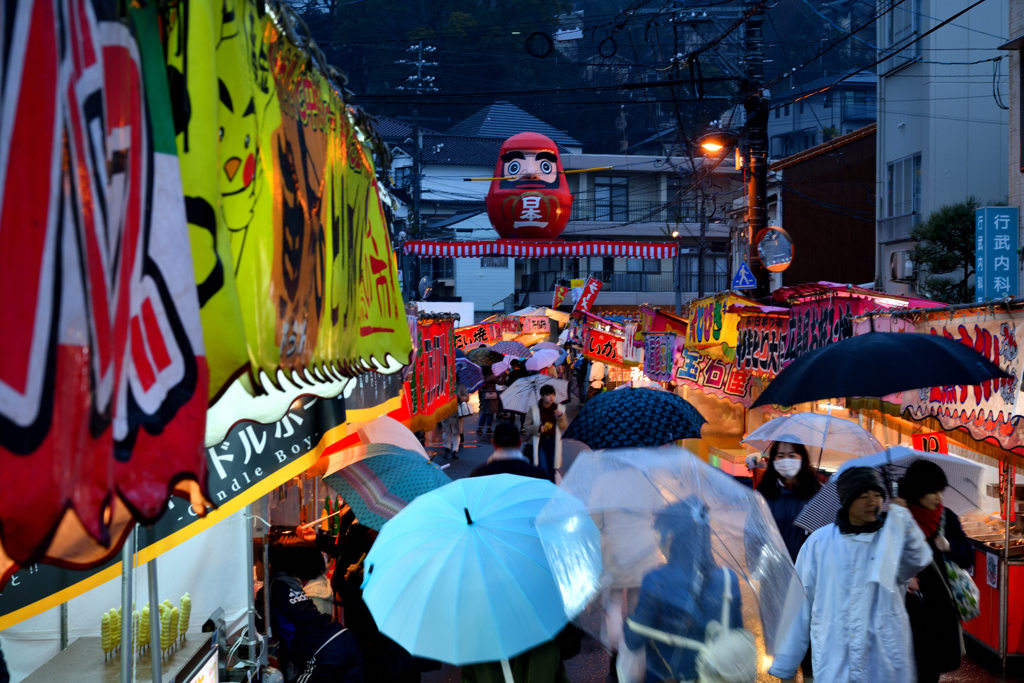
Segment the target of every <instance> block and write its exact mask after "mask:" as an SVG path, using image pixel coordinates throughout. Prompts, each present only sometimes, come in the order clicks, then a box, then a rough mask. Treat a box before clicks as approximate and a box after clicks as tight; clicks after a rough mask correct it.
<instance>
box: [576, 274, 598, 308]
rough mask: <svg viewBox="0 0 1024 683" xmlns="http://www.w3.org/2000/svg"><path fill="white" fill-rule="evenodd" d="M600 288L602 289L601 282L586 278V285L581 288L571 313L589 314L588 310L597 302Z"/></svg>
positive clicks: (593, 278) (594, 278)
mask: <svg viewBox="0 0 1024 683" xmlns="http://www.w3.org/2000/svg"><path fill="white" fill-rule="evenodd" d="M602 287H604V283H603V282H601V281H600V280H598V279H597V278H596V277H588V278H587V284H585V285H584V286H583V293H582V294H580V300H579V301H577V302H576V306H575V307H574V308H573V309H572V312H573V313H590V309H591V308H593V307H594V302H595V301H597V295H598V293H600V291H601V288H602Z"/></svg>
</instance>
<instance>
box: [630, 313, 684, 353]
mask: <svg viewBox="0 0 1024 683" xmlns="http://www.w3.org/2000/svg"><path fill="white" fill-rule="evenodd" d="M687 326H688V322H687V320H686V318H680V317H679V316H676V315H673V314H671V313H667V312H665V311H661V310H658V309H657V308H651V307H650V306H641V307H640V332H641V334H667V333H672V334H675V335H677V336H678V337H679V338H680V339H685V338H686V328H687ZM638 341H639V344H638V345H639V346H643V339H640V340H638Z"/></svg>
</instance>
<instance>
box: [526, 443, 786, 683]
mask: <svg viewBox="0 0 1024 683" xmlns="http://www.w3.org/2000/svg"><path fill="white" fill-rule="evenodd" d="M561 486H562V488H563V489H565V490H566V491H567V492H568V493H570V494H572V496H574V497H575V498H578V499H579V500H582V501H583V502H584V504H585V505H586V506H587V510H588V511H589V512H590V514H591V516H592V517H593V519H594V521H595V523H596V524H597V527H598V528H599V529H601V552H602V558H603V564H604V570H603V574H602V581H601V583H602V587H603V592H602V595H601V596H600V597H599V598H598V599H597V600H595V601H594V602H592V603H591V605H590V606H589V607H588V609H587V611H586V612H584V614H583V615H582V616H581V619H580V623H581V625H582V627H583V628H585V629H586V630H588V631H589V632H590V633H592V634H593V635H595V636H599V637H600V638H601V639H602V640H603V642H604V643H605V644H606V645H608V646H609V647H611V648H612V649H616V650H619V651H620V652H623V651H629V650H636V649H637V648H638V646H639V645H643V644H645V642H646V641H648V640H649V639H648V638H647V637H646V636H643V635H642V634H643V633H649V631H647V630H645V628H646V627H654V628H656V629H658V630H659V632H660V633H661V635H662V636H664V637H665V638H666V639H668V640H672V639H676V640H679V639H691V640H695V641H698V642H703V641H704V638H705V628H706V626H707V624H708V623H709V622H710V621H711V620H716V621H717V620H719V619H720V610H721V609H722V604H723V602H724V600H725V597H724V585H725V582H724V579H723V578H722V576H723V568H724V569H728V570H729V572H730V577H731V580H732V581H733V582H734V583H735V585H736V591H735V592H734V593H733V598H732V600H733V601H734V604H735V608H736V609H737V610H738V611H737V614H740V613H741V614H742V624H740V623H732V624H731V628H745V629H746V630H747V631H749V632H750V633H751V634H753V636H754V638H755V644H756V651H757V656H756V657H755V659H756V662H746V663H745V664H749V665H751V666H756V667H757V668H758V670H759V671H762V672H763V671H766V670H767V666H768V665H769V664H770V659H769V657H770V655H772V654H773V653H774V651H775V647H776V645H777V644H778V642H779V641H780V639H781V638H782V636H784V635H785V633H786V632H787V630H788V628H789V625H790V624H791V622H792V619H793V618H794V617H795V616H796V614H797V613H798V612H799V610H800V608H801V607H802V605H803V602H804V600H805V599H806V598H805V596H804V591H803V587H802V586H801V584H800V580H799V578H798V577H797V574H796V570H795V569H794V567H793V563H792V561H791V560H790V557H789V553H788V551H787V550H786V546H785V543H784V542H783V540H782V537H781V536H780V534H779V531H778V529H777V527H776V526H775V522H774V520H773V518H772V514H771V511H770V510H769V509H768V506H767V505H766V503H765V502H764V499H762V498H761V497H760V496H759V495H758V494H757V493H756V492H754V491H753V490H751V489H750V488H749V487H745V486H743V485H741V484H740V483H738V482H737V481H735V480H734V479H733V478H732V477H730V476H729V475H727V474H725V473H724V472H722V471H721V470H718V469H715V468H713V467H711V466H710V465H708V464H707V463H705V462H704V461H702V460H700V459H699V458H697V457H695V456H694V455H692V454H691V453H689V452H688V451H686V450H684V449H681V448H675V447H666V448H658V449H622V450H604V451H584V452H582V453H580V454H579V455H578V456H577V458H576V461H575V462H574V463H573V465H572V467H571V468H570V469H569V471H568V473H567V474H566V476H565V479H564V480H563V481H562V484H561ZM560 516H565V517H567V518H568V516H569V511H565V512H563V511H562V510H561V509H560V507H559V505H558V504H557V503H552V504H549V505H548V506H546V507H545V509H544V510H542V511H541V514H540V516H539V517H538V524H551V523H553V522H554V521H556V520H557V519H558V518H559V517H560ZM631 621H632V624H631V623H630V622H631ZM637 641H639V643H638V642H637ZM664 642H665V641H664V640H663V641H662V642H661V645H657V646H652V645H651V643H650V642H646V645H647V646H648V647H647V651H648V656H647V663H648V667H651V668H650V670H651V671H653V672H654V674H655V675H656V676H661V679H659V680H662V679H666V678H669V677H674V678H675V679H676V680H688V679H695V678H696V672H695V670H694V666H695V659H696V651H693V650H689V651H685V648H683V649H679V648H674V647H671V646H665V645H664ZM654 650H657V651H658V653H659V655H660V657H661V658H660V659H659V657H655V653H654ZM677 650H678V651H677ZM687 652H688V653H689V654H687ZM663 664H667V665H668V666H662V665H663ZM667 668H671V671H666V670H665V669H667Z"/></svg>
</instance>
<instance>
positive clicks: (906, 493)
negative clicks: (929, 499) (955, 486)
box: [900, 460, 949, 503]
mask: <svg viewBox="0 0 1024 683" xmlns="http://www.w3.org/2000/svg"><path fill="white" fill-rule="evenodd" d="M947 486H949V481H948V480H947V479H946V473H945V472H943V471H942V468H941V467H939V466H938V465H936V464H935V463H933V462H931V461H930V460H915V461H914V462H912V463H911V464H910V467H908V468H907V472H906V474H904V475H903V478H902V479H900V498H903V499H904V500H906V501H907V502H908V503H917V502H918V501H919V500H921V498H922V497H924V496H926V495H928V494H929V493H935V492H936V491H941V490H942V489H944V488H946V487H947Z"/></svg>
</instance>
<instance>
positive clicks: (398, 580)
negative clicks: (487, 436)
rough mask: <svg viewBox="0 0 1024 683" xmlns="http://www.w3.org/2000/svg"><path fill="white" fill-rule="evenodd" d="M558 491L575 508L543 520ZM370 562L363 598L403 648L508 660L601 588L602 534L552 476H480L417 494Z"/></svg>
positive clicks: (443, 657)
mask: <svg viewBox="0 0 1024 683" xmlns="http://www.w3.org/2000/svg"><path fill="white" fill-rule="evenodd" d="M553 501H557V502H558V503H560V505H561V507H560V509H563V510H565V509H568V510H570V511H571V510H575V514H569V515H564V514H563V515H559V519H558V523H556V524H552V525H541V527H540V528H538V525H537V523H536V519H537V515H538V513H539V512H540V511H541V509H542V508H544V506H545V505H548V504H550V503H552V502H553ZM545 548H548V549H550V550H549V551H548V552H546V551H545ZM552 551H553V552H552ZM365 566H366V578H365V580H364V581H363V600H364V601H365V602H366V605H367V607H369V609H370V613H371V614H373V618H374V620H375V621H376V622H377V626H378V627H379V628H380V630H381V632H382V633H384V634H385V635H386V636H388V637H389V638H391V639H392V640H394V641H395V642H397V643H398V644H399V645H401V646H402V647H403V648H405V649H406V650H408V651H409V652H411V653H412V654H414V655H416V656H419V657H426V658H429V659H435V660H439V661H442V662H450V663H452V664H457V665H460V666H461V665H464V664H473V663H478V662H493V661H504V660H508V659H509V658H511V657H514V656H516V655H518V654H520V653H522V652H525V651H526V650H529V649H531V648H534V647H536V646H538V645H540V644H542V643H545V642H547V641H549V640H552V639H553V638H554V637H555V636H556V635H558V633H559V632H561V630H562V629H563V628H564V627H565V625H566V623H568V621H569V620H570V619H572V618H573V617H575V616H576V614H578V613H579V612H580V611H581V610H582V609H583V607H584V606H585V605H586V603H587V601H588V600H589V599H590V598H591V597H592V596H593V595H594V593H596V591H597V589H598V579H599V577H600V574H601V534H600V532H599V531H598V530H597V527H596V526H595V525H594V522H593V520H592V519H591V518H590V515H589V514H588V513H587V510H586V508H585V507H584V506H583V503H581V502H580V501H578V500H576V499H575V498H573V497H572V496H570V495H569V494H567V493H565V492H564V491H562V490H561V489H559V488H558V487H556V486H555V485H554V484H552V483H550V482H548V481H545V480H543V479H532V478H527V477H519V476H515V475H512V474H497V475H493V476H489V477H473V478H469V479H460V480H458V481H455V482H452V483H451V484H449V485H447V486H445V487H443V488H440V489H437V490H435V491H431V492H429V493H426V494H424V495H422V496H420V497H419V498H417V499H416V500H415V501H413V502H412V503H410V504H409V505H408V506H407V507H406V508H405V509H404V510H403V511H402V512H401V513H399V514H398V515H397V516H396V517H395V518H394V519H392V520H391V521H390V522H388V523H387V524H385V525H384V528H383V529H382V530H381V533H380V536H378V537H377V540H376V542H375V543H374V545H373V549H372V550H370V553H369V555H368V556H367V557H366V560H365Z"/></svg>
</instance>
